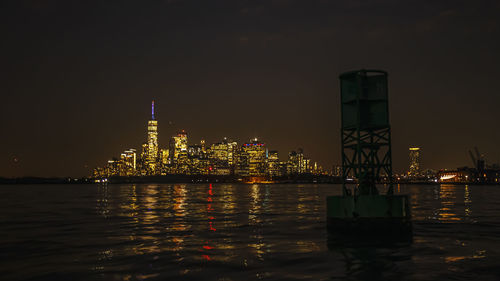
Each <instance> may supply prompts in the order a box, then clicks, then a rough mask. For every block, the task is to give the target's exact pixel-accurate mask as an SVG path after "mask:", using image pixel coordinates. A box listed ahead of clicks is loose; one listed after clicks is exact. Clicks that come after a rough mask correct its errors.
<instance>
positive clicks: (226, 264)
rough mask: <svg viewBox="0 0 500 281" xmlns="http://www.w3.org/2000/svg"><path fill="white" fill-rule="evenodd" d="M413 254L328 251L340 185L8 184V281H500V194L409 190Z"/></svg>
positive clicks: (4, 227) (0, 201) (3, 198)
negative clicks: (332, 198) (330, 213)
mask: <svg viewBox="0 0 500 281" xmlns="http://www.w3.org/2000/svg"><path fill="white" fill-rule="evenodd" d="M396 189H397V190H399V191H401V192H404V193H409V194H411V196H412V204H413V207H412V208H413V209H412V212H413V218H414V242H413V244H411V245H399V246H377V247H368V246H363V247H353V246H331V245H329V243H328V236H327V233H326V226H325V196H327V195H338V194H339V193H340V186H339V185H235V184H213V185H209V184H199V185H198V184H193V185H191V184H187V185H186V184H175V185H170V184H161V185H147V184H144V185H132V184H128V185H107V186H106V185H53V186H50V185H31V186H20V185H12V186H8V185H3V186H0V210H1V212H0V280H259V279H264V280H294V279H301V280H500V188H499V187H498V186H463V185H441V186H439V185H436V186H430V185H422V186H418V185H409V186H400V187H399V188H396Z"/></svg>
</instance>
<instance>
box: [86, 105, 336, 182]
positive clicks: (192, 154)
mask: <svg viewBox="0 0 500 281" xmlns="http://www.w3.org/2000/svg"><path fill="white" fill-rule="evenodd" d="M158 124H159V122H158V120H157V118H156V117H155V101H154V100H153V101H152V102H151V118H150V120H148V121H147V136H146V141H145V142H143V143H142V145H141V149H140V152H138V150H137V149H135V148H129V149H127V150H125V151H124V152H123V153H121V154H120V157H118V158H117V157H112V159H110V160H108V161H107V163H106V164H105V165H104V166H97V167H95V168H94V169H93V172H92V174H91V175H90V177H92V178H95V179H96V180H98V181H100V180H101V179H106V178H109V177H117V176H122V177H130V176H160V175H176V174H177V175H216V176H238V177H250V178H260V180H263V179H265V178H267V179H274V178H278V177H285V176H290V175H299V174H316V175H328V174H330V175H331V173H332V171H336V170H337V169H336V167H332V169H323V167H321V165H318V163H317V162H314V161H312V160H311V159H310V158H307V157H306V156H305V154H304V152H303V149H302V148H298V149H297V150H293V151H290V152H288V154H287V155H288V157H287V158H286V159H285V161H280V160H283V159H284V157H283V156H282V157H281V158H280V157H279V155H280V154H279V152H278V151H277V150H270V149H269V148H268V146H266V143H264V142H262V141H259V140H258V138H256V137H255V138H251V139H250V140H249V141H248V142H240V143H239V141H238V140H233V139H231V138H227V137H223V138H222V139H221V140H220V141H219V142H217V143H206V141H205V140H204V139H201V140H199V142H193V141H191V142H189V141H188V139H189V138H188V133H187V132H186V131H185V130H183V129H181V130H179V131H178V132H177V134H176V135H173V136H171V137H170V138H168V139H169V141H168V145H165V144H161V143H160V141H159V140H160V138H159V131H158ZM336 176H339V174H338V175H336Z"/></svg>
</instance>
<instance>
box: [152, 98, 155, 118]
mask: <svg viewBox="0 0 500 281" xmlns="http://www.w3.org/2000/svg"><path fill="white" fill-rule="evenodd" d="M151 118H153V119H152V120H155V101H153V102H152V103H151Z"/></svg>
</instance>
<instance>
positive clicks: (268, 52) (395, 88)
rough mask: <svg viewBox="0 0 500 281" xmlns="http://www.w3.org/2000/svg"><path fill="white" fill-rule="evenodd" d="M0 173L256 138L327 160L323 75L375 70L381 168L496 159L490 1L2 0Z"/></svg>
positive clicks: (68, 172)
mask: <svg viewBox="0 0 500 281" xmlns="http://www.w3.org/2000/svg"><path fill="white" fill-rule="evenodd" d="M0 31H1V35H2V36H1V44H0V51H1V52H0V58H1V61H0V73H1V75H0V80H1V81H0V92H1V96H2V102H1V103H0V114H1V122H0V130H1V138H0V176H4V177H14V176H86V175H90V173H91V169H92V168H94V167H95V166H103V165H104V164H105V162H106V161H107V160H108V159H110V158H111V157H112V156H119V154H120V153H121V152H122V151H123V150H125V149H128V148H136V149H139V148H140V144H141V143H142V142H144V141H145V140H146V129H147V128H146V124H147V120H148V119H149V118H150V103H151V100H153V99H154V100H155V103H156V106H157V114H156V117H157V119H158V122H159V142H160V147H164V148H165V147H167V145H168V141H169V138H170V137H171V136H172V135H173V134H174V133H175V132H176V131H178V130H179V129H185V130H186V131H187V132H188V137H189V143H190V144H193V143H198V142H199V141H200V139H201V138H204V139H206V141H207V142H208V143H211V142H216V141H219V140H220V139H222V137H224V136H227V137H230V138H233V139H235V140H238V141H239V142H244V141H248V139H250V138H251V137H259V138H260V139H261V140H262V141H264V142H265V143H266V144H267V146H268V147H269V148H270V149H276V150H278V151H279V152H280V158H281V159H282V160H285V158H286V155H287V154H288V151H290V150H293V149H297V148H298V147H302V148H303V149H304V153H305V154H306V156H308V157H310V158H312V159H313V160H316V161H318V162H319V164H321V165H323V166H324V167H326V168H331V165H333V164H338V163H340V113H339V110H340V105H339V81H338V75H339V74H340V73H342V72H345V71H349V70H354V69H359V68H371V69H383V70H386V71H388V72H389V98H390V110H391V112H390V119H391V125H392V132H393V134H392V137H393V161H394V169H395V171H396V172H403V171H406V170H407V167H408V147H409V146H419V147H421V148H422V152H421V160H422V166H423V168H424V169H425V168H434V169H439V168H456V167H458V166H464V165H469V166H471V160H470V159H469V156H468V152H467V151H468V150H469V149H473V148H474V146H477V147H478V148H479V150H480V151H481V153H484V154H485V156H486V160H487V163H490V164H491V163H495V162H498V161H499V160H500V126H499V121H500V118H499V117H500V113H498V112H499V106H500V1H436V0H429V1H401V0H393V1H326V0H323V1H320V0H302V1H299V0H297V1H293V0H289V1H287V0H281V1H280V0H276V1H272V0H266V1H239V0H227V1H210V0H199V1H191V0H177V1H175V0H170V1H88V0H84V1H68V0H64V1H44V0H33V1H2V2H1V4H0Z"/></svg>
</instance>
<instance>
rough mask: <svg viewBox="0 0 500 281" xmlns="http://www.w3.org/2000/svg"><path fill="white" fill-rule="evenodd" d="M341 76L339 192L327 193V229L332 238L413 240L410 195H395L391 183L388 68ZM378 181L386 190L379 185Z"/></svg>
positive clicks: (336, 239) (339, 239) (387, 240)
mask: <svg viewBox="0 0 500 281" xmlns="http://www.w3.org/2000/svg"><path fill="white" fill-rule="evenodd" d="M339 78H340V92H341V119H342V128H341V135H342V196H329V197H327V225H328V232H329V233H330V234H331V235H333V237H334V238H333V242H335V241H339V242H341V241H344V240H345V239H348V240H352V241H353V242H356V241H364V242H367V241H369V240H374V242H376V241H380V242H390V241H408V240H411V237H412V225H411V214H410V201H409V196H408V195H394V188H393V183H392V156H391V128H390V124H389V106H388V94H387V92H388V90H387V72H385V71H381V70H365V69H362V70H357V71H351V72H346V73H343V74H341V75H340V77H339ZM382 182H384V183H386V184H387V186H388V188H387V191H386V194H379V190H378V189H377V186H376V184H378V183H382ZM350 185H353V186H352V187H350Z"/></svg>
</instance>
